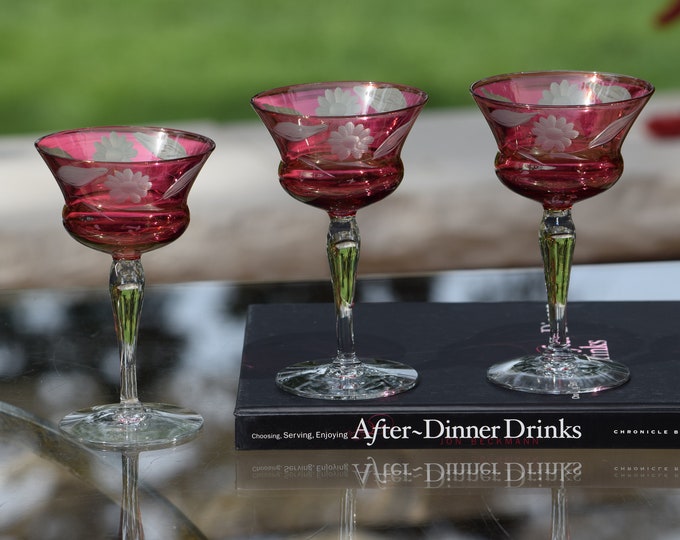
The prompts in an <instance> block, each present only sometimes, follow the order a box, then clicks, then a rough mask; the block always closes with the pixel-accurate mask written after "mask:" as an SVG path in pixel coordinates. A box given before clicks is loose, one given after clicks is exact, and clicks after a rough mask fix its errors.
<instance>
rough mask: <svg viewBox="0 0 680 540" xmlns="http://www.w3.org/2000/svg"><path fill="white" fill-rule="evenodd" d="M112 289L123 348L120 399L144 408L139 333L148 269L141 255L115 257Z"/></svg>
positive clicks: (132, 406)
mask: <svg viewBox="0 0 680 540" xmlns="http://www.w3.org/2000/svg"><path fill="white" fill-rule="evenodd" d="M109 291H110V293H111V304H112V306H113V318H114V323H115V326H116V336H117V337H118V349H119V352H120V403H121V406H123V407H124V408H126V409H129V410H130V412H133V413H134V412H139V411H141V408H142V406H141V404H140V402H139V399H138V397H137V335H138V333H139V320H140V314H141V311H142V303H143V299H144V269H143V268H142V262H141V260H140V259H114V260H113V263H112V264H111V274H110V276H109Z"/></svg>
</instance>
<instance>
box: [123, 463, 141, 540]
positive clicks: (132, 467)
mask: <svg viewBox="0 0 680 540" xmlns="http://www.w3.org/2000/svg"><path fill="white" fill-rule="evenodd" d="M122 467H123V475H122V480H123V494H122V497H121V501H120V524H119V530H118V538H119V539H120V540H144V527H143V526H142V514H141V510H140V508H139V498H138V496H137V493H138V491H137V483H138V479H139V454H138V453H137V452H123V453H122Z"/></svg>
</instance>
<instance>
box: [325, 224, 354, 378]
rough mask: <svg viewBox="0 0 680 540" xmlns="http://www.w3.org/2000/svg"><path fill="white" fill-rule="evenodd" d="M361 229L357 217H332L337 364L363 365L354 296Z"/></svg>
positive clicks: (330, 259)
mask: <svg viewBox="0 0 680 540" xmlns="http://www.w3.org/2000/svg"><path fill="white" fill-rule="evenodd" d="M360 244H361V240H360V238H359V227H358V226H357V222H356V219H355V217H354V216H351V217H331V222H330V225H329V227H328V237H327V244H326V250H327V253H328V263H329V265H330V270H331V282H332V284H333V296H334V300H335V314H336V334H337V344H338V354H337V357H336V358H335V360H334V364H335V365H336V366H338V367H340V366H351V365H356V364H359V359H358V358H357V356H356V352H355V349H354V319H353V308H354V293H355V288H356V279H357V267H358V264H359V247H360Z"/></svg>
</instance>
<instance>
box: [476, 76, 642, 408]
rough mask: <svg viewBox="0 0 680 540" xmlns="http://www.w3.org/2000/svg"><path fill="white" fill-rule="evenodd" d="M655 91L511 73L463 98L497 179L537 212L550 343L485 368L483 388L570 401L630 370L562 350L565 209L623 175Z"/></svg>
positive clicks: (601, 79) (568, 236)
mask: <svg viewBox="0 0 680 540" xmlns="http://www.w3.org/2000/svg"><path fill="white" fill-rule="evenodd" d="M653 91H654V88H653V87H652V85H650V84H649V83H647V82H645V81H642V80H640V79H636V78H633V77H626V76H621V75H611V74H605V73H593V72H570V71H563V72H550V71H549V72H537V73H516V74H509V75H499V76H496V77H490V78H488V79H484V80H481V81H478V82H476V83H474V84H473V85H472V87H471V92H472V96H473V98H474V100H475V102H476V103H477V105H478V106H479V109H480V110H481V112H482V114H483V115H484V117H485V118H486V120H487V122H488V124H489V127H490V128H491V131H492V133H493V135H494V137H495V139H496V143H497V145H498V153H497V155H496V160H495V168H496V175H497V176H498V178H499V179H500V180H501V182H503V184H504V185H505V186H506V187H508V188H509V189H511V190H513V191H515V192H516V193H519V194H520V195H522V196H524V197H529V198H531V199H534V200H536V201H538V202H539V203H541V204H542V205H543V219H542V221H541V224H540V227H539V245H540V249H541V254H542V257H543V262H544V269H545V282H546V290H547V295H548V318H549V322H550V338H549V343H548V345H546V346H545V347H543V348H542V349H541V352H540V353H539V354H537V355H533V354H529V355H527V356H524V357H521V358H518V359H513V360H510V361H508V362H504V363H501V364H498V365H496V366H492V367H491V368H490V369H489V370H488V373H487V375H488V377H489V379H490V380H491V381H492V382H494V383H497V384H499V385H501V386H504V387H507V388H511V389H514V390H520V391H524V392H535V393H545V394H574V395H577V394H579V393H582V392H595V391H598V390H604V389H607V388H613V387H615V386H618V385H621V384H623V383H625V382H626V381H627V380H628V378H629V376H630V373H629V370H628V368H626V367H625V366H623V365H621V364H619V363H617V362H615V361H606V362H605V361H602V360H598V359H596V358H589V357H587V356H585V355H583V354H580V353H579V351H576V350H573V349H571V348H570V346H569V338H568V335H567V322H566V321H567V319H566V308H567V293H568V288H569V278H570V271H571V262H572V256H573V251H574V241H575V232H574V224H573V221H572V217H571V208H572V206H573V205H574V204H575V203H577V202H579V201H582V200H584V199H587V198H589V197H593V196H595V195H598V194H600V193H602V192H603V191H606V190H607V189H609V188H611V187H612V186H613V185H614V184H615V183H616V182H617V181H618V179H619V178H620V176H621V174H622V172H623V158H622V156H621V146H622V144H623V141H624V139H625V137H626V135H627V133H628V131H629V130H630V128H631V126H632V125H633V122H634V121H635V119H636V118H637V116H638V114H639V113H640V111H641V110H642V108H643V107H644V106H645V104H646V103H647V101H648V100H649V98H650V97H651V95H652V93H653Z"/></svg>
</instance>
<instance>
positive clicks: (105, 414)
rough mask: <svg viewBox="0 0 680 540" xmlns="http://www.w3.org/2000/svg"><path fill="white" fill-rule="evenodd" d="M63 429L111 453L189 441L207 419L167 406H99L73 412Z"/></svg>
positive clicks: (150, 404)
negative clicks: (111, 451) (112, 451)
mask: <svg viewBox="0 0 680 540" xmlns="http://www.w3.org/2000/svg"><path fill="white" fill-rule="evenodd" d="M59 427H60V428H61V430H62V431H64V432H65V433H67V434H69V435H70V436H71V437H73V438H75V439H77V440H79V441H81V442H83V443H85V444H88V445H91V446H96V447H99V448H105V449H110V450H125V449H139V450H141V449H146V450H152V449H155V448H163V447H168V446H174V445H177V444H181V443H184V442H187V441H188V440H190V439H192V438H193V437H195V436H196V435H197V434H198V432H199V431H200V430H201V428H202V427H203V418H202V417H201V416H200V415H199V414H197V413H195V412H193V411H189V410H187V409H182V408H180V407H176V406H175V405H167V404H165V403H145V404H143V405H142V406H141V407H139V408H129V407H122V406H121V405H120V404H118V403H116V404H110V405H98V406H95V407H89V408H87V409H81V410H79V411H75V412H72V413H71V414H69V415H67V416H66V417H64V419H63V420H62V421H61V422H60V424H59Z"/></svg>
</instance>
